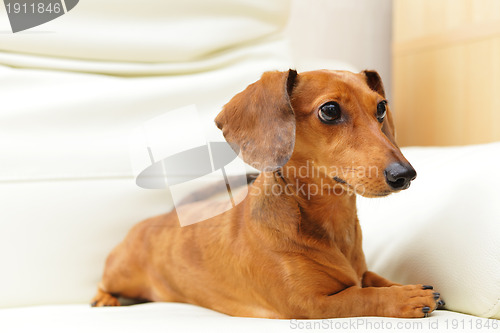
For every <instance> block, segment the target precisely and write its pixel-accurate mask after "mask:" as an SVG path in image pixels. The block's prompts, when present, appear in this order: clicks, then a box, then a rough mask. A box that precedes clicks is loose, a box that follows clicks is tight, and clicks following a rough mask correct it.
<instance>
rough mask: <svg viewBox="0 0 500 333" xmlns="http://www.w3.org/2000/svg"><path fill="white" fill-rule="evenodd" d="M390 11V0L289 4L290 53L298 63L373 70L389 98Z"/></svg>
mask: <svg viewBox="0 0 500 333" xmlns="http://www.w3.org/2000/svg"><path fill="white" fill-rule="evenodd" d="M391 11H392V0H293V1H292V11H291V15H290V21H289V26H288V30H287V33H288V35H289V37H290V40H291V44H292V51H293V53H294V55H295V57H298V58H302V59H303V58H324V59H332V60H337V61H341V62H345V63H348V64H351V65H353V66H354V67H356V68H357V69H359V70H362V69H375V70H377V71H379V73H380V75H381V76H382V79H383V80H384V83H385V86H386V90H387V93H388V96H389V97H390V96H391V79H392V75H391V29H392V22H391V21H392V14H391ZM332 69H334V68H332Z"/></svg>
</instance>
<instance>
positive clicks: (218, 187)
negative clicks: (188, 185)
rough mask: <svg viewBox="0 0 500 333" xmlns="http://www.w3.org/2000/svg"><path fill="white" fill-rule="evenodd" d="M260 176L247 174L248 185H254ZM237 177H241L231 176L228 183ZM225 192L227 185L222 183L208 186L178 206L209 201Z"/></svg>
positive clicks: (183, 200)
mask: <svg viewBox="0 0 500 333" xmlns="http://www.w3.org/2000/svg"><path fill="white" fill-rule="evenodd" d="M258 176H259V174H258V173H250V174H247V175H246V177H247V185H250V184H252V183H253V182H254V181H255V179H256V178H257V177H258ZM237 177H239V176H229V177H228V183H231V181H230V180H231V179H236V178H237ZM240 188H241V187H240ZM232 190H236V189H232ZM224 191H227V184H226V183H224V184H221V183H220V182H219V183H214V184H211V185H208V186H206V187H205V188H202V189H200V190H198V191H196V192H193V193H191V194H189V195H187V196H186V197H185V198H184V199H182V200H181V202H180V203H179V204H178V205H179V206H182V205H187V204H190V203H193V202H198V201H203V200H206V199H209V198H211V197H214V196H216V195H217V194H220V193H222V192H224Z"/></svg>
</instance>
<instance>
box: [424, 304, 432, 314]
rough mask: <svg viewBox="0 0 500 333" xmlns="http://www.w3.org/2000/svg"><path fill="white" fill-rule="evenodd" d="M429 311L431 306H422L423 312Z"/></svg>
mask: <svg viewBox="0 0 500 333" xmlns="http://www.w3.org/2000/svg"><path fill="white" fill-rule="evenodd" d="M429 311H431V308H430V307H428V306H424V307H423V308H422V312H423V313H426V314H427V313H429Z"/></svg>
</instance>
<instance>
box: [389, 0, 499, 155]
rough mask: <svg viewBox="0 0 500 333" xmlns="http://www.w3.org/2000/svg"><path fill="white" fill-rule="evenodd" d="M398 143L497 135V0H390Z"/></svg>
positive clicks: (455, 141) (481, 140) (449, 141)
mask: <svg viewBox="0 0 500 333" xmlns="http://www.w3.org/2000/svg"><path fill="white" fill-rule="evenodd" d="M393 5H394V8H393V96H394V98H393V101H391V102H392V106H393V110H395V114H396V115H395V117H396V126H397V132H398V133H397V136H398V141H399V143H400V144H401V145H462V144H475V143H485V142H492V141H499V140H500V1H498V0H419V1H415V0H394V3H393Z"/></svg>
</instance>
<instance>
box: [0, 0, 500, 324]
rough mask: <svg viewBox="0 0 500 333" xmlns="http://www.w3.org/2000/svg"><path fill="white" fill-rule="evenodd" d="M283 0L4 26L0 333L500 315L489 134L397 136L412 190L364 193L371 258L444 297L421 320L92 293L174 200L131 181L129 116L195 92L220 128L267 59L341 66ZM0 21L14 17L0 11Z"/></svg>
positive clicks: (156, 3)
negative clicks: (226, 307)
mask: <svg viewBox="0 0 500 333" xmlns="http://www.w3.org/2000/svg"><path fill="white" fill-rule="evenodd" d="M288 7H289V2H288V1H287V0H280V1H267V0H253V1H244V0H239V1H230V0H216V1H212V2H210V5H208V4H207V2H200V1H195V0H192V1H183V2H178V1H163V0H145V1H140V2H138V1H128V0H127V1H125V0H122V1H106V2H102V1H98V0H86V1H81V2H80V3H79V4H78V5H77V7H75V8H74V9H73V10H72V11H71V12H70V13H68V14H66V15H65V16H63V17H61V18H59V19H57V20H54V21H52V22H49V23H47V24H45V25H43V26H40V27H38V28H36V29H33V30H32V32H27V33H20V34H16V35H13V34H8V33H4V34H0V86H1V90H2V107H1V108H0V203H1V209H0V258H1V263H2V265H1V267H2V274H1V275H0V332H9V333H10V332H32V331H44V330H47V331H51V332H79V331H82V332H87V331H93V332H101V331H103V332H104V331H110V330H111V331H114V330H118V329H119V330H120V331H125V332H128V331H130V332H132V331H138V330H141V331H145V332H177V331H217V332H221V331H228V332H229V331H230V332H233V331H235V330H238V331H249V332H255V331H269V332H279V331H289V330H291V331H295V330H297V329H308V330H309V329H317V330H324V329H339V330H347V329H352V328H357V329H367V330H370V329H374V328H375V329H380V328H387V329H391V328H392V329H394V328H401V329H407V330H420V329H429V330H435V328H436V325H438V326H439V328H440V329H445V328H448V329H454V328H465V329H476V328H481V327H482V328H486V329H488V328H493V326H494V325H495V324H497V325H498V322H497V321H493V320H491V319H490V320H488V319H485V318H497V319H498V318H500V245H499V242H498V239H500V227H499V223H498V222H499V221H500V205H499V203H500V193H499V190H498V189H499V188H500V180H499V178H498V176H497V172H498V171H497V169H498V165H499V163H500V143H497V144H490V145H482V146H471V147H457V148H408V149H405V153H406V155H407V157H408V158H409V160H410V161H411V162H412V163H413V165H414V166H415V167H416V169H417V171H418V172H419V176H418V179H417V180H416V181H415V182H414V184H413V185H412V188H411V189H410V190H408V191H405V192H404V193H401V194H398V195H394V196H392V197H390V198H387V199H380V200H375V199H374V200H370V201H368V200H365V199H361V198H360V200H359V206H360V207H359V214H360V219H361V221H362V224H363V227H364V237H365V243H364V244H365V251H366V255H367V259H368V264H369V266H370V268H371V269H373V270H375V271H377V272H379V273H381V274H382V275H384V276H386V277H388V278H391V279H393V280H396V281H399V282H401V283H413V282H418V283H420V282H422V283H426V284H433V285H434V286H435V287H436V289H438V290H439V291H440V292H441V293H442V296H443V298H444V299H445V300H446V302H447V305H446V307H447V311H437V312H435V313H434V314H433V315H432V316H431V317H430V318H426V319H421V320H398V319H387V318H354V319H332V320H325V321H286V320H285V321H284V320H268V319H249V318H233V317H229V316H225V315H222V314H219V313H216V312H213V311H210V310H207V309H203V308H199V307H196V306H192V305H187V304H176V303H148V304H141V305H133V306H128V307H119V308H90V307H89V305H88V303H89V300H90V299H91V297H92V296H93V294H94V292H95V288H96V285H97V283H98V281H99V279H100V275H101V273H102V269H103V264H104V260H105V257H106V255H107V254H108V253H109V251H110V250H111V249H112V247H114V246H115V245H116V244H117V243H118V242H119V241H120V240H121V239H122V238H123V237H124V235H125V233H126V232H127V231H128V230H129V228H130V227H131V226H132V225H134V224H135V223H137V222H138V221H140V220H141V219H144V218H146V217H149V216H152V215H155V214H160V213H163V212H165V211H167V210H170V209H171V208H172V203H171V197H170V194H169V192H168V190H146V189H141V188H139V187H137V186H136V185H135V179H134V174H133V172H132V169H131V164H130V160H129V142H128V137H129V133H130V132H131V130H132V129H134V128H136V127H138V126H141V124H143V123H144V122H145V121H147V120H149V119H151V118H153V117H155V116H158V115H161V114H163V113H165V112H167V111H169V110H171V109H174V108H178V107H182V106H186V105H190V104H195V105H196V106H197V107H198V109H199V110H200V115H201V118H202V121H203V124H204V126H205V127H204V129H205V132H206V136H207V138H208V139H210V140H221V139H222V136H221V134H220V133H219V131H218V130H217V129H216V128H215V126H214V125H213V118H214V117H215V115H216V114H217V113H218V111H219V110H220V107H221V106H222V105H223V104H224V103H225V102H227V101H228V100H229V99H230V98H231V97H232V96H233V95H234V94H235V93H237V92H238V91H240V90H242V89H243V88H244V87H245V86H246V85H248V84H249V83H251V82H253V81H255V80H256V79H257V78H258V77H259V76H260V74H261V73H262V72H263V71H266V70H272V69H287V68H289V67H296V68H298V69H299V71H300V70H301V69H306V68H308V67H315V66H321V67H329V68H347V69H349V66H348V65H343V64H338V63H335V62H333V61H332V62H331V63H329V64H326V63H322V64H321V65H319V64H316V65H304V63H300V62H297V60H293V59H290V58H289V57H288V54H289V53H288V50H287V44H286V38H285V36H284V35H283V33H282V32H283V28H284V26H285V24H286V19H287V13H288ZM0 27H1V29H2V30H9V27H8V25H7V23H6V21H1V22H0ZM207 36H209V37H207ZM172 144H174V145H175V144H176V143H175V142H172ZM459 312H462V313H465V314H462V313H459ZM384 324H385V325H386V326H384ZM455 324H456V325H458V326H457V327H455V326H456V325H455ZM370 325H371V326H370ZM400 325H403V326H401V327H400ZM411 325H413V326H411ZM419 325H421V326H419ZM487 325H488V327H486V326H487ZM389 326H390V327H389Z"/></svg>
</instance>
